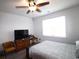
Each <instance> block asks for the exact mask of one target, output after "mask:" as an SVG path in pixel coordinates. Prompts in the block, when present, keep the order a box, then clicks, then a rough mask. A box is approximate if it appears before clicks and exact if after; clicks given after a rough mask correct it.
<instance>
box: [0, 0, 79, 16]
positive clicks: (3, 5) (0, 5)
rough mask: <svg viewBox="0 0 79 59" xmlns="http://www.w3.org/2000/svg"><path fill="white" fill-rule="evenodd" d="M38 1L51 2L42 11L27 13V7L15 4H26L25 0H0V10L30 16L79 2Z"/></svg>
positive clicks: (57, 9) (44, 13) (78, 0)
mask: <svg viewBox="0 0 79 59" xmlns="http://www.w3.org/2000/svg"><path fill="white" fill-rule="evenodd" d="M38 1H49V2H50V4H49V5H46V6H43V7H41V8H40V9H41V10H42V12H41V13H39V12H36V11H35V12H30V13H29V14H26V11H27V9H16V8H15V6H17V5H25V2H24V0H0V10H1V11H5V12H10V13H14V14H19V15H23V16H28V17H37V16H42V15H47V14H50V13H53V12H56V11H59V10H62V9H66V8H69V7H72V6H75V5H78V4H79V0H38Z"/></svg>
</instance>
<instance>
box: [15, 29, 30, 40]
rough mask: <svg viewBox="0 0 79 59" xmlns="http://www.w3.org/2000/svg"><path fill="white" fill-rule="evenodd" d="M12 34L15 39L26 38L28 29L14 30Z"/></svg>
mask: <svg viewBox="0 0 79 59" xmlns="http://www.w3.org/2000/svg"><path fill="white" fill-rule="evenodd" d="M14 36H15V40H18V39H23V38H27V37H28V36H29V34H28V30H15V31H14Z"/></svg>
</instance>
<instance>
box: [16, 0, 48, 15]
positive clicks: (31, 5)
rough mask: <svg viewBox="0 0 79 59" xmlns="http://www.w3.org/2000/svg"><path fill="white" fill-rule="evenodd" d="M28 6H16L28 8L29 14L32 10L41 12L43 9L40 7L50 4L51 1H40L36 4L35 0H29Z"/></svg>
mask: <svg viewBox="0 0 79 59" xmlns="http://www.w3.org/2000/svg"><path fill="white" fill-rule="evenodd" d="M27 3H28V6H27V5H25V6H16V8H28V11H27V12H26V13H27V14H28V13H30V12H31V11H32V12H33V11H37V12H41V10H40V9H39V7H42V6H45V5H48V4H49V2H43V3H39V4H36V3H35V1H34V0H27Z"/></svg>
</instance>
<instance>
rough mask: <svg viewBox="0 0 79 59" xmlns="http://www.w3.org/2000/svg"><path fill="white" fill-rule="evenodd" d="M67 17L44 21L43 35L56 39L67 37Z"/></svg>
mask: <svg viewBox="0 0 79 59" xmlns="http://www.w3.org/2000/svg"><path fill="white" fill-rule="evenodd" d="M65 22H66V21H65V16H60V17H56V18H52V19H47V20H43V21H42V25H43V35H44V36H54V37H66V23H65Z"/></svg>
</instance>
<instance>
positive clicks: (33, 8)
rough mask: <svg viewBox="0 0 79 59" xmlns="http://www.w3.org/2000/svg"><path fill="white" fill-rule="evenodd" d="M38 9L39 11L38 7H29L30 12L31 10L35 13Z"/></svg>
mask: <svg viewBox="0 0 79 59" xmlns="http://www.w3.org/2000/svg"><path fill="white" fill-rule="evenodd" d="M36 9H37V6H30V7H29V10H30V11H35V10H36Z"/></svg>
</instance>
